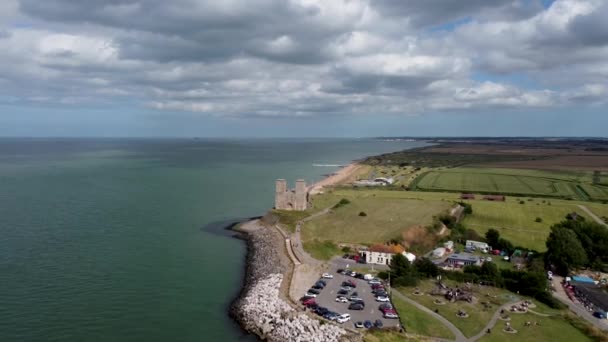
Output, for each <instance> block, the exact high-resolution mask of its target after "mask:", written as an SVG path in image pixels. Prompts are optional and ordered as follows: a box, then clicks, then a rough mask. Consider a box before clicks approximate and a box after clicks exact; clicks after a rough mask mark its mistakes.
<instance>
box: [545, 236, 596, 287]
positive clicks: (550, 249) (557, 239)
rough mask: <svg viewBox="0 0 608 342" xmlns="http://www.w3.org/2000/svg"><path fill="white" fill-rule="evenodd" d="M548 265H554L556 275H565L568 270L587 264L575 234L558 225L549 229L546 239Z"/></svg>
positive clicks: (581, 246)
mask: <svg viewBox="0 0 608 342" xmlns="http://www.w3.org/2000/svg"><path fill="white" fill-rule="evenodd" d="M546 244H547V254H546V258H547V259H546V260H547V262H548V263H551V264H553V265H555V267H556V268H557V271H558V273H560V274H562V275H567V273H568V270H570V269H573V268H576V267H580V266H583V265H585V264H587V254H586V253H585V250H584V249H583V245H582V244H581V242H580V241H579V239H578V237H577V236H576V233H575V232H574V231H573V230H571V229H568V228H566V227H563V226H561V225H559V224H557V225H554V226H553V227H551V233H550V234H549V237H548V238H547V243H546Z"/></svg>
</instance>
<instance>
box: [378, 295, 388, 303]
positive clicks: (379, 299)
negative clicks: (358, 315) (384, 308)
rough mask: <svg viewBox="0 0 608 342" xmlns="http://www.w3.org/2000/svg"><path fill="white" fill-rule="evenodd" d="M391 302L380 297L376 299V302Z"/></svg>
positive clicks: (386, 298)
mask: <svg viewBox="0 0 608 342" xmlns="http://www.w3.org/2000/svg"><path fill="white" fill-rule="evenodd" d="M390 301H391V300H390V299H389V298H388V297H384V296H378V297H376V302H390Z"/></svg>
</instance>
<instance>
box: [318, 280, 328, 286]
mask: <svg viewBox="0 0 608 342" xmlns="http://www.w3.org/2000/svg"><path fill="white" fill-rule="evenodd" d="M317 283H320V284H323V285H327V282H326V281H325V280H323V279H319V280H317Z"/></svg>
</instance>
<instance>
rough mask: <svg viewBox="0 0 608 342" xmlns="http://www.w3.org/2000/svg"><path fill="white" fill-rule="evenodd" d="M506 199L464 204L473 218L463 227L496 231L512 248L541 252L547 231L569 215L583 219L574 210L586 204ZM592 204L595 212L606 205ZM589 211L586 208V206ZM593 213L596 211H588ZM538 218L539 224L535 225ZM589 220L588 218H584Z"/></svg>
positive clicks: (480, 231) (472, 201)
mask: <svg viewBox="0 0 608 342" xmlns="http://www.w3.org/2000/svg"><path fill="white" fill-rule="evenodd" d="M521 200H523V201H524V204H520V200H519V199H518V198H511V197H509V198H507V200H506V201H505V202H490V201H483V200H470V201H467V202H468V203H470V204H471V205H472V206H473V214H472V215H468V216H467V217H465V219H464V220H463V221H462V223H463V224H464V225H465V226H466V227H468V228H471V229H474V230H476V231H478V232H479V233H480V234H482V235H483V234H485V232H486V231H488V229H490V228H495V229H497V230H498V231H499V232H500V234H501V235H502V236H503V237H504V238H506V239H508V240H510V241H511V242H513V243H514V244H515V245H520V246H522V247H528V248H532V249H535V250H537V251H544V250H545V249H546V247H545V241H546V240H547V237H548V236H549V232H550V229H549V228H550V227H551V226H552V225H553V224H556V223H558V222H560V221H563V220H564V219H565V217H566V215H567V214H568V213H571V212H573V211H576V212H577V213H579V214H581V215H583V216H585V217H586V215H585V213H584V212H583V211H582V210H581V209H580V208H579V207H578V206H577V205H578V204H583V205H586V206H588V205H589V204H590V203H588V202H577V201H563V200H556V199H546V198H543V199H538V198H521ZM593 204H594V208H596V207H597V208H602V207H606V209H607V210H608V205H605V204H596V203H593ZM588 207H589V206H588ZM589 209H591V210H592V211H594V212H595V211H596V210H595V209H592V208H591V207H589ZM596 214H598V215H599V212H597V213H596ZM537 217H540V218H541V220H542V222H536V221H535V220H536V218H537ZM587 219H590V218H587Z"/></svg>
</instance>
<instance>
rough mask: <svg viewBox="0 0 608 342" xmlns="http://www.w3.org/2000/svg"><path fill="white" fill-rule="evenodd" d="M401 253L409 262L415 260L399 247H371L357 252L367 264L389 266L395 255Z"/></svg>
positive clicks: (414, 256) (410, 254) (413, 256)
mask: <svg viewBox="0 0 608 342" xmlns="http://www.w3.org/2000/svg"><path fill="white" fill-rule="evenodd" d="M398 253H401V254H402V255H403V256H404V257H405V258H406V259H408V260H409V261H410V262H414V260H416V255H414V254H412V253H408V252H406V251H405V249H404V248H403V247H402V246H401V245H380V244H378V245H373V246H371V247H370V248H368V249H365V250H361V251H359V254H360V255H361V256H362V257H363V258H365V262H367V263H368V264H377V265H389V264H390V263H391V260H392V259H393V257H394V256H395V254H398Z"/></svg>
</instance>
